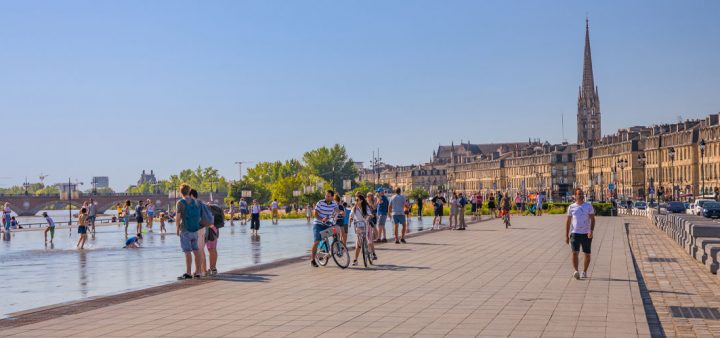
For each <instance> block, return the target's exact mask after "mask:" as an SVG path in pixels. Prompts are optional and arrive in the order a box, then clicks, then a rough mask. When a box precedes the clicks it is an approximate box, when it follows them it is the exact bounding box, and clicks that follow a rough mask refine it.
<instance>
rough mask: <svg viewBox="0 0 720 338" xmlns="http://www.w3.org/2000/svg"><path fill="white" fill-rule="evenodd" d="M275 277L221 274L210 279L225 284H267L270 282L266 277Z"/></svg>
mask: <svg viewBox="0 0 720 338" xmlns="http://www.w3.org/2000/svg"><path fill="white" fill-rule="evenodd" d="M275 276H277V275H270V274H232V273H221V274H218V275H217V276H215V277H213V278H210V279H211V280H221V281H227V282H246V283H267V282H269V281H270V278H268V277H275Z"/></svg>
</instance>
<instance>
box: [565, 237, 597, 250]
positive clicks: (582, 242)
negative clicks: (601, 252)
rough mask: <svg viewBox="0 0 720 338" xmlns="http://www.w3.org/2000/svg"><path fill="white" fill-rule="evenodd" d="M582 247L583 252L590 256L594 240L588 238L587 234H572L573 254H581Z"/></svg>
mask: <svg viewBox="0 0 720 338" xmlns="http://www.w3.org/2000/svg"><path fill="white" fill-rule="evenodd" d="M581 246H582V252H583V253H586V254H589V253H590V252H591V250H590V248H591V247H592V238H588V235H587V234H570V248H571V249H572V251H573V252H579V251H580V247H581Z"/></svg>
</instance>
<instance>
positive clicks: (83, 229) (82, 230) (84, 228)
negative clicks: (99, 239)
mask: <svg viewBox="0 0 720 338" xmlns="http://www.w3.org/2000/svg"><path fill="white" fill-rule="evenodd" d="M78 233H79V234H81V235H84V234H86V233H87V226H84V225H81V226H79V227H78Z"/></svg>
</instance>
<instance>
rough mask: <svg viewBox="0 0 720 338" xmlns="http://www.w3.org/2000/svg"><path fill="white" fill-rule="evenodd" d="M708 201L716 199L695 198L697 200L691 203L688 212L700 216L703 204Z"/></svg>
mask: <svg viewBox="0 0 720 338" xmlns="http://www.w3.org/2000/svg"><path fill="white" fill-rule="evenodd" d="M706 202H715V201H714V200H709V199H698V200H695V202H693V203H691V204H690V209H689V212H688V213H689V214H692V215H698V216H700V215H702V209H703V204H705V203H706Z"/></svg>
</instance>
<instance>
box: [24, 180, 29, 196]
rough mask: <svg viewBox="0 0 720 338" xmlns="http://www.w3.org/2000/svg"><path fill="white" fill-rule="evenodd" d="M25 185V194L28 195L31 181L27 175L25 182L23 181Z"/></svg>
mask: <svg viewBox="0 0 720 338" xmlns="http://www.w3.org/2000/svg"><path fill="white" fill-rule="evenodd" d="M23 187H25V196H27V195H28V188H29V187H30V182H28V180H27V177H25V183H23Z"/></svg>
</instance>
